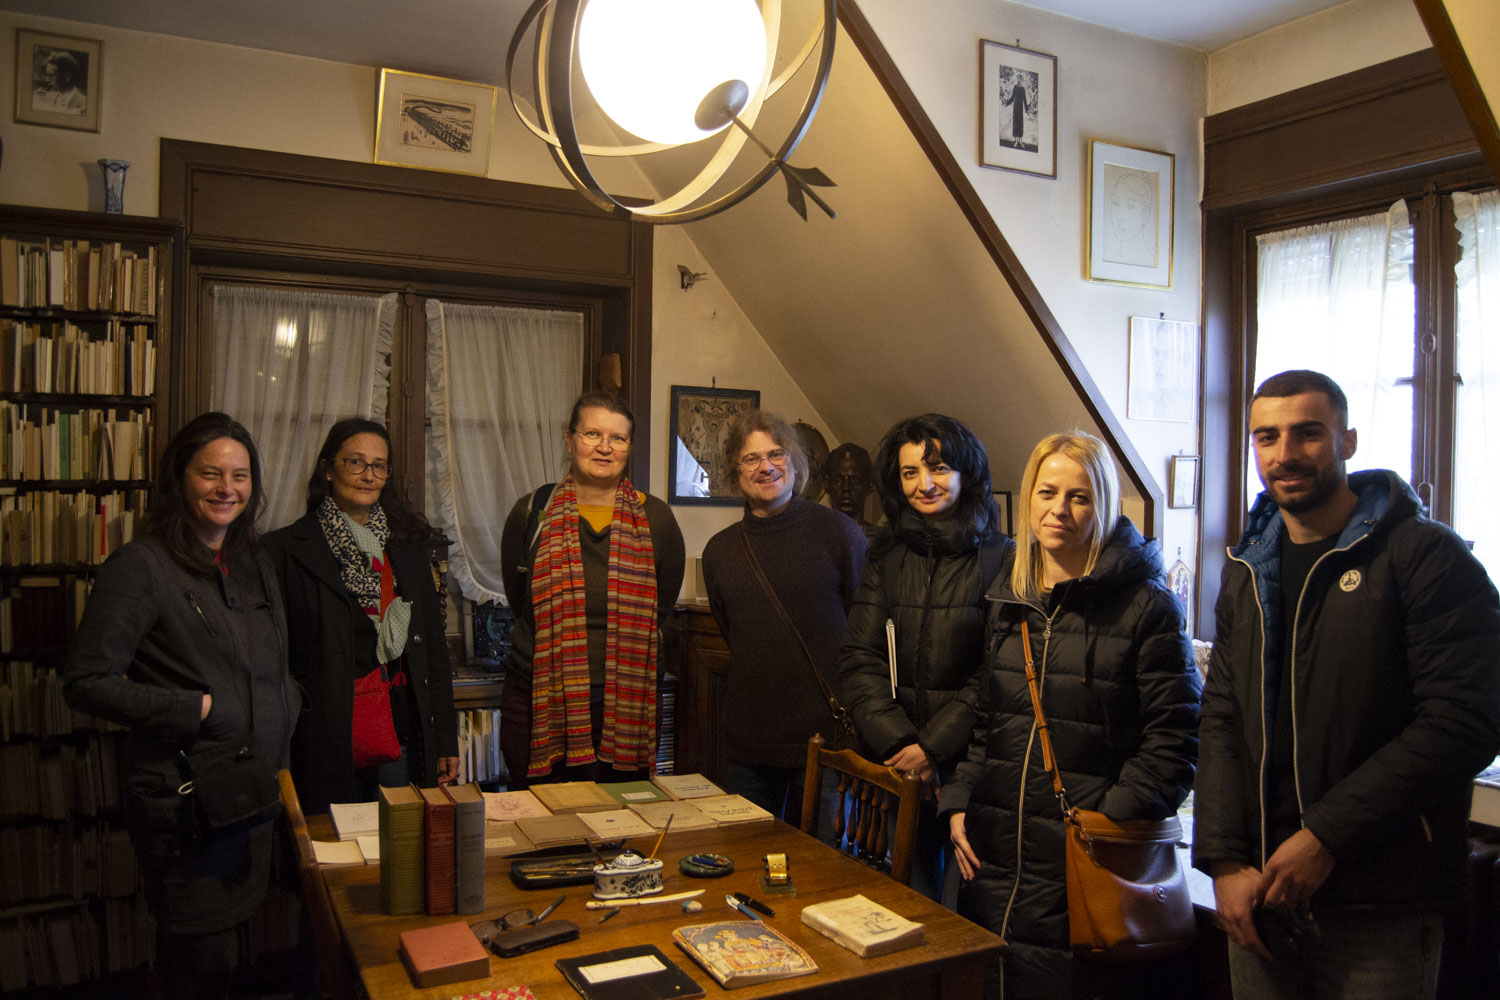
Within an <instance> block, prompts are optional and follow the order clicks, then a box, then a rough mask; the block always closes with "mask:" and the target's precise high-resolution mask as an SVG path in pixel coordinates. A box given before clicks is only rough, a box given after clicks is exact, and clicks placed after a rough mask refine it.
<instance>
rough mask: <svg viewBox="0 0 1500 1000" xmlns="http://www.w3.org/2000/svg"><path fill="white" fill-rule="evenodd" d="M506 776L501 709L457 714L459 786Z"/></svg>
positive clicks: (496, 779)
mask: <svg viewBox="0 0 1500 1000" xmlns="http://www.w3.org/2000/svg"><path fill="white" fill-rule="evenodd" d="M504 777H505V762H504V761H503V760H502V758H501V756H500V710H499V709H498V708H471V709H465V710H464V711H462V712H459V713H458V783H459V784H461V785H465V784H468V783H469V782H471V781H498V780H500V779H502V778H504Z"/></svg>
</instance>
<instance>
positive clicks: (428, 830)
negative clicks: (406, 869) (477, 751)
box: [416, 788, 458, 916]
mask: <svg viewBox="0 0 1500 1000" xmlns="http://www.w3.org/2000/svg"><path fill="white" fill-rule="evenodd" d="M416 791H417V794H418V795H420V796H422V856H423V859H424V861H425V865H424V867H423V872H424V879H423V883H424V887H425V889H426V899H427V914H428V916H436V915H438V914H444V913H453V912H454V906H455V898H456V896H457V885H458V883H457V881H456V880H457V872H456V870H455V865H454V862H455V860H456V859H455V857H454V850H453V800H452V799H450V798H448V795H447V793H445V792H444V791H443V790H442V789H441V788H418V789H416Z"/></svg>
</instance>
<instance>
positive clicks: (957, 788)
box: [940, 517, 1202, 995]
mask: <svg viewBox="0 0 1500 1000" xmlns="http://www.w3.org/2000/svg"><path fill="white" fill-rule="evenodd" d="M1013 558H1014V554H1013V552H1012V554H1011V555H1010V556H1009V557H1008V558H1007V559H1006V561H1005V565H1004V566H1003V567H1002V568H1001V571H1000V575H999V577H998V578H997V579H996V580H995V583H994V585H993V586H992V587H991V588H990V592H989V596H990V600H991V608H990V619H989V626H988V628H987V630H986V636H985V649H986V655H987V664H988V668H989V669H988V673H987V677H986V683H985V686H984V692H983V698H982V700H981V704H980V710H981V712H987V714H988V727H987V728H986V727H979V728H976V730H975V734H974V735H975V742H974V744H973V745H972V746H971V747H970V749H969V756H968V759H967V760H965V761H964V762H963V763H961V764H959V766H958V769H957V773H956V774H955V775H954V778H953V780H952V781H951V782H950V783H949V784H948V785H947V786H946V787H945V788H944V789H943V796H942V801H941V803H940V807H941V810H942V812H943V813H945V814H946V813H952V812H960V811H964V812H965V813H966V815H965V820H964V822H965V833H966V834H967V836H968V839H969V845H970V846H971V847H972V848H973V850H974V852H975V854H976V855H978V857H979V859H980V861H981V862H982V863H983V864H982V866H981V868H980V870H979V874H978V876H977V878H975V879H974V881H972V882H970V883H968V884H966V885H965V886H964V888H963V890H962V891H961V892H960V894H959V901H958V902H959V912H960V913H962V914H963V915H965V916H967V917H968V918H969V919H971V920H974V921H975V922H976V923H980V924H983V925H985V926H987V927H989V928H990V929H991V930H993V931H995V932H997V933H1000V934H1002V936H1003V937H1004V938H1005V939H1006V940H1007V941H1008V942H1009V943H1010V945H1011V952H1010V955H1009V956H1008V957H1007V959H1006V962H1007V995H1010V993H1011V992H1012V990H1011V987H1012V984H1014V985H1017V986H1019V985H1020V982H1019V980H1020V979H1022V978H1024V979H1025V980H1027V981H1028V982H1030V983H1033V984H1034V983H1036V982H1037V981H1038V980H1042V981H1046V982H1062V983H1065V982H1067V981H1068V977H1069V975H1070V971H1069V966H1070V963H1071V960H1072V955H1071V951H1069V948H1068V917H1067V912H1068V906H1067V888H1066V884H1065V880H1064V873H1063V825H1062V814H1061V811H1060V809H1059V807H1058V803H1057V799H1056V797H1055V796H1054V795H1053V792H1052V780H1051V777H1050V776H1049V775H1048V772H1047V769H1046V765H1045V764H1044V763H1043V762H1042V750H1041V746H1040V743H1039V742H1038V741H1037V740H1036V738H1035V735H1034V727H1035V716H1034V715H1033V712H1032V709H1031V697H1030V694H1029V692H1028V690H1027V685H1026V662H1025V652H1024V650H1023V648H1022V645H1021V622H1022V621H1023V620H1024V621H1026V622H1027V623H1028V628H1029V630H1030V633H1031V648H1032V656H1033V658H1034V661H1035V663H1036V669H1037V672H1038V674H1039V676H1040V681H1041V691H1042V709H1043V711H1044V712H1046V714H1047V723H1048V727H1049V729H1050V731H1051V734H1052V745H1053V748H1054V750H1055V751H1056V753H1057V757H1058V762H1059V765H1060V767H1061V770H1062V779H1063V785H1064V787H1065V788H1066V790H1067V794H1068V800H1069V802H1070V803H1071V804H1072V805H1075V806H1080V807H1082V808H1084V809H1093V810H1098V811H1100V812H1103V813H1105V814H1106V815H1108V816H1109V817H1110V818H1112V819H1117V820H1122V819H1161V818H1163V817H1166V816H1169V815H1171V814H1172V813H1173V812H1174V811H1176V809H1177V807H1178V806H1179V805H1181V803H1182V800H1183V799H1184V798H1186V797H1187V793H1188V789H1189V788H1190V787H1191V785H1192V782H1193V764H1194V762H1195V761H1196V759H1197V756H1198V700H1199V696H1200V693H1201V689H1202V685H1201V682H1200V681H1199V678H1198V672H1197V668H1196V667H1195V666H1194V663H1193V654H1192V647H1191V645H1190V643H1189V642H1188V638H1187V635H1186V634H1185V633H1184V632H1183V627H1184V619H1183V614H1182V608H1181V606H1180V605H1179V604H1178V603H1177V599H1176V598H1175V597H1174V596H1173V595H1172V592H1171V591H1170V590H1168V589H1167V586H1166V582H1165V580H1164V579H1163V574H1162V565H1161V553H1160V551H1159V549H1158V547H1157V545H1156V543H1155V542H1147V541H1146V540H1145V539H1144V538H1142V537H1141V536H1140V534H1139V532H1137V531H1136V530H1135V528H1134V526H1132V525H1131V523H1130V522H1129V521H1128V520H1126V519H1125V518H1123V517H1122V518H1120V520H1119V521H1118V522H1117V523H1116V525H1115V528H1114V531H1113V533H1112V534H1111V535H1110V539H1109V542H1108V543H1107V544H1106V545H1105V548H1104V551H1103V552H1102V553H1100V556H1099V560H1098V562H1097V564H1096V565H1095V567H1094V572H1093V573H1091V574H1090V575H1088V576H1086V577H1083V578H1081V579H1078V580H1072V581H1069V582H1067V583H1064V584H1061V585H1059V586H1058V587H1056V588H1055V589H1054V590H1053V591H1052V593H1051V595H1050V599H1049V600H1048V601H1047V603H1046V606H1045V607H1036V606H1033V605H1031V604H1027V603H1024V602H1022V601H1021V600H1019V599H1018V598H1017V597H1016V595H1015V593H1014V591H1013V590H1012V589H1011V585H1010V563H1011V561H1012V559H1013ZM1018 830H1019V833H1020V836H1021V844H1020V849H1019V851H1018V850H1017V843H1016V838H1017V835H1018ZM1018 855H1019V859H1018ZM1018 860H1019V868H1018ZM1002 929H1003V930H1002ZM1014 992H1016V993H1018V994H1022V993H1025V992H1027V991H1024V990H1016V991H1014Z"/></svg>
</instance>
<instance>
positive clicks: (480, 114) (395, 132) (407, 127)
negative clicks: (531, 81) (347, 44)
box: [375, 69, 496, 177]
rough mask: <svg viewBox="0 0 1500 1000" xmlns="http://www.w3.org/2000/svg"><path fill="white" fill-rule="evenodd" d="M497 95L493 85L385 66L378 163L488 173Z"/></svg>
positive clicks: (377, 112)
mask: <svg viewBox="0 0 1500 1000" xmlns="http://www.w3.org/2000/svg"><path fill="white" fill-rule="evenodd" d="M495 94H496V90H495V88H494V87H492V86H490V85H489V84H484V83H465V82H464V81H463V80H449V79H447V78H446V77H441V76H425V75H423V74H421V73H403V72H402V71H401V70H396V69H382V70H381V71H380V97H379V99H378V100H377V101H376V105H375V162H376V163H389V164H395V165H397V166H403V167H422V168H423V169H426V170H448V171H451V172H453V173H457V174H478V175H480V176H481V177H483V176H486V175H487V174H489V170H490V138H491V136H492V135H493V134H494V131H495Z"/></svg>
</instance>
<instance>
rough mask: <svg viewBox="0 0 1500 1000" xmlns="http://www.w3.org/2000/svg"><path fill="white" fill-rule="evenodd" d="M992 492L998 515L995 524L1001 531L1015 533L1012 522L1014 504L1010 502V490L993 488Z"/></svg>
mask: <svg viewBox="0 0 1500 1000" xmlns="http://www.w3.org/2000/svg"><path fill="white" fill-rule="evenodd" d="M993 492H994V497H995V510H996V511H997V512H998V513H999V515H1000V517H999V519H998V521H997V522H996V524H997V526H998V527H999V528H1000V531H1001V532H1002V533H1004V534H1007V535H1014V534H1015V533H1016V526H1015V524H1014V522H1013V518H1014V516H1015V515H1014V510H1015V505H1014V504H1013V503H1012V499H1011V492H1010V490H995V491H993Z"/></svg>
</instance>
